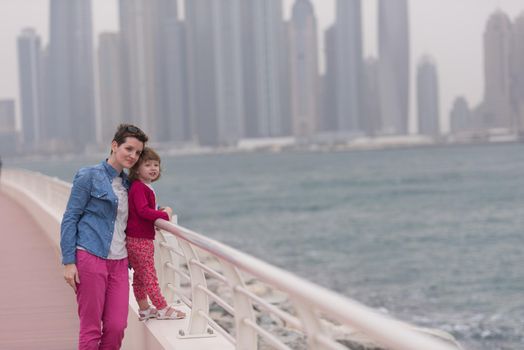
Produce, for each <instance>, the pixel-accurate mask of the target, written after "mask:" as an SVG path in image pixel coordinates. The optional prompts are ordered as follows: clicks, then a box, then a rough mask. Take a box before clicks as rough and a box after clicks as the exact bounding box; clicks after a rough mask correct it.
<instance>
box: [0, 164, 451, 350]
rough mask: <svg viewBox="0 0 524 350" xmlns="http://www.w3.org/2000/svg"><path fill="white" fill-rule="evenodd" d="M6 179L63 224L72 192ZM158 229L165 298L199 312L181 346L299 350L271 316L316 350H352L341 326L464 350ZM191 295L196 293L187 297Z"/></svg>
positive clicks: (416, 346)
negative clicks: (224, 319)
mask: <svg viewBox="0 0 524 350" xmlns="http://www.w3.org/2000/svg"><path fill="white" fill-rule="evenodd" d="M2 177H3V179H2V182H3V183H5V184H8V185H9V186H16V187H18V188H20V189H23V190H24V191H25V192H26V193H29V194H31V196H32V197H31V198H34V200H35V201H38V202H39V203H40V204H41V205H44V206H47V208H48V210H52V211H53V212H55V214H56V217H59V218H61V215H62V213H63V210H64V208H65V205H66V202H67V198H68V194H69V191H70V187H71V185H70V184H68V183H65V182H63V181H60V180H57V179H53V178H50V177H47V176H44V175H42V174H37V173H32V172H28V171H20V170H8V171H4V172H3V174H2ZM157 227H158V228H160V229H162V230H163V232H162V233H161V234H158V235H157V242H156V247H157V249H156V253H155V254H156V255H155V259H156V265H157V271H158V274H159V280H160V284H161V288H162V291H163V293H164V295H165V296H166V298H167V299H168V301H170V302H174V301H177V300H179V299H180V300H181V301H182V302H184V303H185V304H186V305H187V306H188V307H189V308H190V309H191V313H190V318H189V325H188V327H187V329H180V330H178V337H179V338H181V339H188V341H190V340H189V339H193V338H197V337H210V336H213V334H214V332H217V333H219V334H220V335H222V336H223V337H224V338H226V339H227V340H228V341H229V342H230V343H231V344H233V345H234V346H235V348H236V349H242V350H252V349H257V347H258V344H259V338H261V339H263V340H264V341H265V343H266V344H269V345H270V346H271V347H272V348H275V349H286V350H287V349H291V347H290V346H289V345H287V344H285V342H284V341H283V340H282V339H281V338H279V337H278V336H277V335H276V334H274V332H272V330H271V329H267V327H266V328H264V327H263V326H262V325H260V324H259V323H258V322H257V319H258V317H259V316H260V315H261V314H266V315H271V317H273V318H276V319H278V320H280V325H281V326H282V327H286V328H290V329H293V330H296V331H299V332H301V333H302V334H304V339H305V342H307V348H308V349H322V350H323V349H335V350H342V349H347V347H346V346H344V345H342V344H341V343H340V342H337V341H336V340H335V337H334V335H333V332H332V330H331V328H330V327H329V326H327V325H333V324H334V323H333V322H336V323H338V324H339V325H340V326H342V327H347V329H348V330H351V331H353V332H355V331H359V332H362V333H363V334H365V335H366V336H367V337H368V338H369V339H372V340H373V341H374V342H376V344H380V345H382V346H384V347H386V348H388V349H393V350H453V349H454V350H456V349H460V346H459V345H458V344H457V343H456V342H455V341H454V340H453V339H452V338H450V339H446V341H444V340H442V339H440V338H437V337H435V336H430V335H428V334H427V333H426V332H425V331H422V330H420V329H415V328H414V327H412V326H410V325H408V324H406V323H403V322H400V321H397V320H394V319H391V318H389V317H387V316H384V315H382V314H380V313H377V312H376V311H374V310H373V309H370V308H368V307H366V306H364V305H362V304H360V303H358V302H356V301H353V300H351V299H348V298H346V297H343V296H341V295H339V294H337V293H334V292H332V291H330V290H327V289H325V288H323V287H320V286H318V285H316V284H314V283H311V282H308V281H306V280H304V279H302V278H299V277H297V276H295V275H294V274H291V273H289V272H287V271H284V270H282V269H279V268H277V267H274V266H272V265H270V264H268V263H265V262H263V261H261V260H259V259H256V258H254V257H252V256H250V255H247V254H245V253H242V252H240V251H238V250H236V249H233V248H231V247H229V246H226V245H224V244H222V243H220V242H217V241H215V240H212V239H209V238H207V237H205V236H203V235H201V234H198V233H196V232H193V231H191V230H188V229H187V228H184V227H182V226H179V225H176V224H174V223H172V222H168V221H165V220H157ZM57 239H58V233H57ZM180 261H183V262H184V263H180ZM246 275H249V276H251V278H253V277H254V278H255V279H257V280H258V281H261V282H263V283H265V284H266V285H268V286H270V287H271V288H274V289H276V290H278V291H280V292H283V293H285V294H286V295H287V298H288V301H289V303H290V305H292V309H293V310H294V312H292V311H289V310H285V309H284V308H282V307H279V306H278V305H275V304H273V303H270V302H268V301H266V300H264V299H263V298H262V297H260V296H259V295H257V294H256V293H254V292H252V291H251V290H250V289H249V288H248V287H246V283H245V278H246ZM211 280H214V282H215V285H216V284H217V283H218V284H220V285H221V286H219V287H216V286H215V287H214V288H211V287H210V286H208V285H209V282H210V281H211ZM184 290H187V291H188V293H186V294H185V293H184ZM211 305H213V306H215V307H216V306H218V307H219V308H221V309H222V310H223V311H225V312H226V313H227V314H229V315H230V317H231V318H232V320H234V323H233V324H234V326H233V327H231V329H224V328H223V327H222V326H221V325H220V324H219V323H220V322H219V321H218V322H217V320H215V319H213V318H212V317H211V316H210V315H212V313H211V312H210V306H211ZM287 309H290V308H289V307H288V308H287ZM325 320H330V322H326V321H325ZM340 326H338V327H340ZM174 331H177V330H174Z"/></svg>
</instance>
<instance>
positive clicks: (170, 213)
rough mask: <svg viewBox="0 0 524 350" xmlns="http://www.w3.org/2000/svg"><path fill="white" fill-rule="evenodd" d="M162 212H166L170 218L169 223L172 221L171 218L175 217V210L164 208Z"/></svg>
mask: <svg viewBox="0 0 524 350" xmlns="http://www.w3.org/2000/svg"><path fill="white" fill-rule="evenodd" d="M160 210H162V211H165V212H166V213H167V215H168V216H169V221H171V218H172V217H173V209H171V208H170V207H163V208H160Z"/></svg>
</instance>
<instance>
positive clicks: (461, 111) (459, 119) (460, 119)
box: [449, 96, 475, 134]
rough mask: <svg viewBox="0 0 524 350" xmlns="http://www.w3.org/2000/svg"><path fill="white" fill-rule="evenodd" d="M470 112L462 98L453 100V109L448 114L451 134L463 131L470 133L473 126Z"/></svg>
mask: <svg viewBox="0 0 524 350" xmlns="http://www.w3.org/2000/svg"><path fill="white" fill-rule="evenodd" d="M471 116H472V114H471V110H470V109H469V105H468V101H466V99H465V98H464V97H462V96H459V97H457V98H455V100H454V101H453V107H452V108H451V112H450V113H449V125H450V131H451V133H452V134H457V133H460V132H464V131H472V130H473V129H474V128H475V125H474V123H473V121H472V118H471Z"/></svg>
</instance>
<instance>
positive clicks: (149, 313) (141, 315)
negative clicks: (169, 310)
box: [138, 306, 158, 321]
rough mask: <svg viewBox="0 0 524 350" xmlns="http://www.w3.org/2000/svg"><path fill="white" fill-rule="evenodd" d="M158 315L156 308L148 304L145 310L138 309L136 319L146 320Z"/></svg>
mask: <svg viewBox="0 0 524 350" xmlns="http://www.w3.org/2000/svg"><path fill="white" fill-rule="evenodd" d="M157 315H158V310H157V309H155V308H154V307H152V306H150V307H148V308H147V309H145V310H138V319H139V320H140V321H146V320H149V319H150V318H155V317H157Z"/></svg>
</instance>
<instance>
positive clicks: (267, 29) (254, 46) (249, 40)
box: [241, 0, 288, 137]
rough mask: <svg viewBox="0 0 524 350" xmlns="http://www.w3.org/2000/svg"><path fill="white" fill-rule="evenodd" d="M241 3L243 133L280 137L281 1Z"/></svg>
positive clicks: (284, 95)
mask: <svg viewBox="0 0 524 350" xmlns="http://www.w3.org/2000/svg"><path fill="white" fill-rule="evenodd" d="M241 6H242V33H243V34H242V51H243V58H244V62H243V64H244V70H243V77H244V92H245V93H244V98H245V101H246V102H245V131H246V136H248V137H270V136H281V135H282V134H283V133H284V129H285V125H284V124H285V121H284V118H285V109H286V106H285V103H286V101H287V97H288V96H287V91H286V88H287V87H288V86H287V82H286V80H287V77H288V71H287V57H286V53H287V51H286V46H287V45H285V44H287V43H286V42H285V41H286V38H287V36H286V28H285V25H284V22H283V18H282V0H265V1H259V0H244V1H242V2H241ZM283 71H285V72H284V74H282V72H283Z"/></svg>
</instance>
